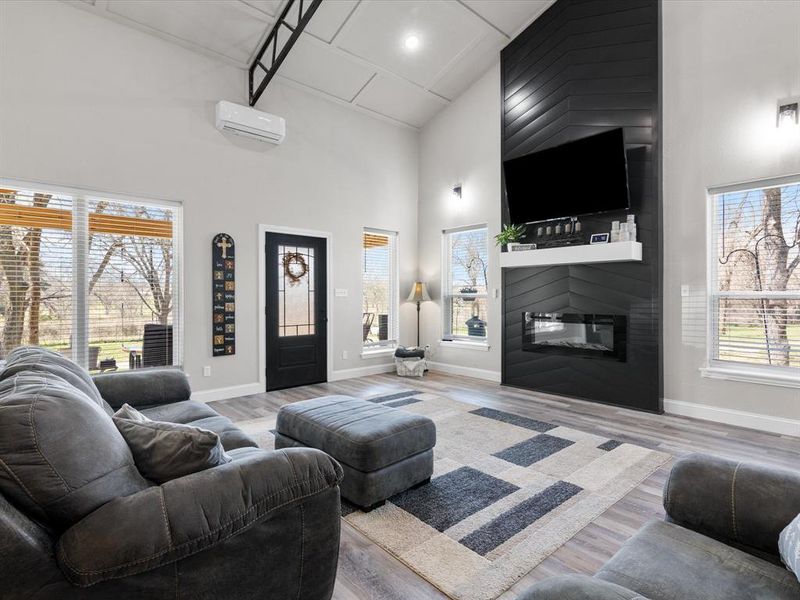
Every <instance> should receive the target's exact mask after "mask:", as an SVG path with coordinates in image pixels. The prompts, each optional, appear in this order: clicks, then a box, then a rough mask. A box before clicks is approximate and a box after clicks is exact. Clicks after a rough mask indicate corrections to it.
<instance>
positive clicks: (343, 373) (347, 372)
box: [330, 362, 395, 381]
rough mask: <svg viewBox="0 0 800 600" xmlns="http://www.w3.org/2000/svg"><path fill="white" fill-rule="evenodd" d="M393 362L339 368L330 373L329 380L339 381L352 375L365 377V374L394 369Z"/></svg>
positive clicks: (377, 373)
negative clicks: (353, 367)
mask: <svg viewBox="0 0 800 600" xmlns="http://www.w3.org/2000/svg"><path fill="white" fill-rule="evenodd" d="M394 369H395V366H394V363H393V362H391V363H381V364H379V365H370V366H368V367H357V368H355V369H339V370H335V371H333V373H331V378H330V381H340V380H342V379H353V377H366V376H367V375H380V374H381V373H390V372H392V371H394Z"/></svg>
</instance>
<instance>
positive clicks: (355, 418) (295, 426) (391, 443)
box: [275, 396, 436, 510]
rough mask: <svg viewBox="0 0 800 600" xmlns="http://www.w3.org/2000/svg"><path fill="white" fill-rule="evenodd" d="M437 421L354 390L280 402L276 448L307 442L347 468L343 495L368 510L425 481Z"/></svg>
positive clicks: (306, 443)
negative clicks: (363, 396) (359, 396)
mask: <svg viewBox="0 0 800 600" xmlns="http://www.w3.org/2000/svg"><path fill="white" fill-rule="evenodd" d="M435 445H436V425H434V423H433V421H431V420H430V419H429V418H428V417H425V416H422V415H415V414H413V413H410V412H406V411H403V410H400V409H397V408H390V407H388V406H381V405H380V404H376V403H374V402H368V401H366V400H358V399H356V398H351V397H350V396H325V397H323V398H315V399H314V400H305V401H303V402H295V403H293V404H287V405H284V406H282V407H281V409H280V411H278V423H277V426H276V434H275V447H276V448H289V447H293V446H308V447H311V448H317V449H319V450H322V451H323V452H326V453H328V454H329V455H331V456H332V457H333V458H335V459H336V460H338V461H339V462H340V463H341V465H342V468H343V469H344V480H343V481H342V483H341V484H340V486H339V487H340V489H341V493H342V496H343V497H344V498H346V499H347V500H349V501H350V502H352V503H354V504H357V505H359V506H361V507H363V508H365V509H366V510H372V509H373V508H376V507H378V506H380V505H382V504H383V503H384V502H385V501H386V499H387V498H389V497H390V496H393V495H395V494H397V493H399V492H402V491H404V490H407V489H409V488H411V487H414V486H416V485H419V484H422V483H426V482H428V481H429V480H430V478H431V474H432V473H433V447H434V446H435Z"/></svg>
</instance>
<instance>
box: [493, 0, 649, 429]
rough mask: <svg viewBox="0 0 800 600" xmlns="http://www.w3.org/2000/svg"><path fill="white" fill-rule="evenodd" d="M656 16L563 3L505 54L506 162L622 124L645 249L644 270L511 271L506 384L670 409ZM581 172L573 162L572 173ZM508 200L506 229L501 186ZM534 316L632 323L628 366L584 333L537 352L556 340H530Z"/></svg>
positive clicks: (605, 226)
mask: <svg viewBox="0 0 800 600" xmlns="http://www.w3.org/2000/svg"><path fill="white" fill-rule="evenodd" d="M659 12H660V3H659V2H658V1H657V0H556V2H555V3H553V4H552V5H551V6H550V7H549V8H548V9H547V10H546V11H545V12H544V13H543V14H542V15H541V16H540V17H539V18H537V19H536V20H535V21H534V22H533V23H531V25H530V26H529V27H528V28H527V29H526V30H525V31H523V32H522V33H521V34H519V35H518V36H517V37H516V38H515V39H514V40H512V41H511V42H510V43H509V44H508V45H507V46H506V47H505V48H504V49H503V50H502V52H501V90H500V91H499V92H500V94H501V98H502V107H503V114H502V123H501V126H502V129H501V136H502V137H501V144H502V151H501V159H502V160H504V161H505V160H509V159H513V158H517V157H520V156H523V155H525V154H528V153H530V152H535V151H537V150H544V149H546V148H550V147H553V146H557V145H560V144H564V143H566V142H570V141H573V140H577V139H580V138H583V137H587V136H590V135H593V134H595V133H602V132H604V131H608V130H609V129H612V128H617V127H622V128H623V134H624V139H625V152H626V155H627V160H628V187H629V190H630V212H631V213H633V214H635V215H636V223H637V229H638V238H639V239H638V241H640V242H641V243H642V260H641V261H626V262H618V263H589V264H568V265H542V266H532V267H518V268H504V269H503V282H502V303H503V335H502V343H503V351H502V382H503V383H504V384H505V385H508V386H513V387H520V388H524V389H528V390H535V391H540V392H544V393H547V394H556V395H561V396H567V397H572V398H582V399H586V400H590V401H593V402H602V403H606V404H613V405H616V406H622V407H627V408H634V409H638V410H644V411H648V412H654V413H661V412H663V368H662V347H661V346H662V337H663V336H662V325H661V320H662V289H661V279H662V241H661V238H662V221H661V213H662V210H661V149H660V137H661V110H660V94H661V92H660V87H661V74H660V61H659V32H660V24H659V20H660V15H659ZM581 175H582V172H581V169H580V165H576V166H575V175H574V176H575V177H581ZM501 177H502V170H501ZM568 183H569V182H565V193H567V192H568V191H569V185H568ZM531 186H532V190H534V189H535V177H534V176H533V175H532V179H531ZM500 193H501V198H503V201H502V203H501V211H502V219H503V223H508V222H509V218H508V208H507V206H506V203H505V189H504V187H502V186H501V190H500ZM531 201H535V200H534V199H533V198H532V200H531ZM539 201H557V199H544V200H539ZM565 216H568V215H565ZM625 218H626V213H625V212H615V213H608V214H600V215H592V216H584V217H581V218H580V221H581V223H582V224H583V233H584V235H586V236H588V234H589V233H594V232H602V231H609V230H610V228H611V221H615V220H616V221H624V220H625ZM532 312H540V313H548V314H553V313H560V314H571V315H575V314H583V315H595V316H597V315H607V316H624V317H625V330H626V333H625V340H624V342H625V343H624V353H625V354H624V357H625V358H624V359H623V360H620V358H619V357H614V356H609V355H607V354H604V352H606V351H607V350H605V349H603V348H598V347H597V346H592V345H591V344H595V343H601V344H605V345H607V343H608V341H609V338H608V337H606V338H605V341H602V338H601V342H597V341H596V340H595V339H590V336H588V335H586V336H582V335H580V333H579V334H578V335H571V336H570V335H565V336H564V337H565V338H566V339H561V340H560V342H561V343H556V342H558V341H559V340H558V338H555V339H551V340H549V341H550V342H551V343H550V344H538V345H537V344H535V342H536V341H537V338H538V341H539V342H541V341H543V340H544V341H547V338H546V337H545V335H544V331H543V330H541V331H540V332H538V334H537V332H536V331H535V330H534V331H533V334H534V335H533V336H532V337H533V339H531V335H530V333H531V332H530V331H527V328H526V325H525V314H526V313H532ZM570 318H572V317H570ZM565 325H567V326H569V325H574V324H571V323H566V324H565ZM550 327H551V328H553V329H554V328H555V326H553V325H551V326H550ZM565 329H566V330H567V331H563V332H562V333H570V332H569V330H570V329H572V328H571V327H566V328H565ZM598 329H602V327H600V326H598ZM551 333H555V332H554V331H551ZM584 333H585V332H584ZM584 338H585V339H584ZM610 339H611V341H614V339H613V338H610ZM570 345H572V346H573V347H569V346H570ZM548 346H550V347H548ZM575 346H577V347H575ZM581 346H583V347H581ZM614 351H620V352H621V349H620V346H619V344H616V343H615V344H614Z"/></svg>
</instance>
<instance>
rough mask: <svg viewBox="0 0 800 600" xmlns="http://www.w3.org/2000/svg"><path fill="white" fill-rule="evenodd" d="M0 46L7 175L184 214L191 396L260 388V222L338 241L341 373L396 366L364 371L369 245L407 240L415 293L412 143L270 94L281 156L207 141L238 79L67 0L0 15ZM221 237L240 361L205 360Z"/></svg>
mask: <svg viewBox="0 0 800 600" xmlns="http://www.w3.org/2000/svg"><path fill="white" fill-rule="evenodd" d="M0 44H1V46H0V177H7V178H16V179H22V180H29V181H34V182H42V183H55V184H62V185H69V186H75V187H81V188H88V189H92V190H105V191H113V192H118V193H125V194H131V195H137V194H139V195H142V196H145V197H153V198H165V199H171V200H180V201H182V202H183V203H184V209H185V210H184V218H185V229H184V236H185V246H184V251H185V322H186V325H187V326H186V334H185V356H186V359H185V367H186V370H187V371H188V372H189V373H190V375H191V378H192V386H193V388H194V389H195V390H207V389H215V388H227V387H231V386H241V385H246V384H254V383H255V382H257V381H258V378H259V367H258V352H259V348H258V342H257V340H258V331H257V329H258V327H257V323H258V314H259V309H258V305H257V303H258V301H257V287H258V275H259V274H258V269H257V259H258V253H259V252H262V251H263V241H261V240H258V239H257V226H258V224H259V223H267V224H277V225H283V226H293V227H301V228H306V229H316V230H323V231H329V232H332V234H333V273H332V281H333V285H335V286H336V287H337V288H347V289H348V290H349V296H348V297H347V298H334V299H333V315H330V318H331V320H332V322H333V343H334V357H335V359H334V368H335V369H336V370H337V371H339V372H340V373H339V374H340V375H341V374H342V373H341V372H342V371H344V370H349V369H354V368H360V367H365V366H369V365H374V364H376V363H381V362H383V363H386V362H388V360H389V359H388V358H386V357H383V358H378V359H369V360H362V359H361V358H360V349H361V335H360V331H361V306H360V264H361V246H360V243H361V238H360V234H361V230H362V228H363V227H364V226H369V227H378V228H383V229H391V230H395V231H399V253H400V260H399V265H400V287H401V291H403V290H407V289H409V288H410V286H411V282H412V281H413V280H414V278H415V277H416V261H417V258H416V257H417V230H416V227H417V214H416V212H417V211H416V207H417V191H418V182H417V164H418V156H417V152H418V146H417V134H416V133H415V132H413V131H410V130H406V129H401V128H398V127H395V126H393V125H390V124H387V123H384V122H382V121H379V120H376V119H372V118H370V117H368V116H365V115H362V114H359V113H357V112H355V111H351V110H348V109H346V108H343V107H340V106H338V105H336V104H334V103H331V102H328V101H326V100H324V99H321V98H319V97H316V96H312V95H308V94H306V93H304V92H301V91H298V90H295V89H292V88H289V87H285V86H281V85H280V84H278V83H273V84H271V85H270V89H269V90H268V92H267V93H266V94H265V96H264V98H263V99H262V100H261V102H260V103H259V106H258V108H260V109H262V110H266V111H269V112H273V113H276V114H279V115H281V116H283V117H285V118H286V119H287V123H288V135H287V139H286V141H285V143H284V144H283V145H282V146H277V147H276V146H271V145H265V144H260V143H258V142H251V141H247V140H243V139H242V138H231V137H229V136H227V135H225V134H222V133H220V132H218V131H217V130H216V129H215V128H214V125H213V110H214V105H215V103H216V102H217V101H218V100H220V99H226V100H231V101H234V102H239V103H243V104H244V103H246V101H245V89H246V75H245V73H244V72H242V71H239V70H237V69H234V68H232V67H229V66H226V65H223V64H221V63H219V62H216V61H214V60H212V59H208V58H205V57H203V56H200V55H198V54H195V53H193V52H190V51H188V50H185V49H183V48H180V47H178V46H175V45H173V44H169V43H167V42H163V41H161V40H158V39H156V38H154V37H152V36H149V35H147V34H144V33H141V32H139V31H136V30H133V29H130V28H127V27H124V26H122V25H118V24H116V23H113V22H111V21H109V20H105V19H102V18H100V17H96V16H94V15H91V14H89V13H86V12H84V11H81V10H76V9H75V8H73V7H71V6H68V5H67V4H63V3H60V2H0ZM220 231H224V232H226V233H229V234H231V235H233V237H234V238H235V241H236V251H237V262H238V264H237V286H238V289H237V325H238V328H237V329H238V332H237V354H236V356H233V357H218V358H211V344H210V338H211V324H210V315H211V301H210V297H209V296H210V292H209V290H210V280H209V277H210V275H209V272H210V264H209V263H210V245H211V238H212V237H213V235H214V234H216V233H218V232H220ZM415 317H416V316H415V314H414V310H413V307H412V306H411V305H408V304H401V318H400V324H401V332H403V333H402V334H401V341H405V342H411V341H412V339H411V337H410V336H411V335H415V329H414V328H415V322H414V319H415ZM342 350H347V351H348V353H349V359H348V360H343V359H342V358H341V353H342ZM203 365H211V367H212V376H211V377H210V378H203V377H202V376H201V375H202V366H203ZM249 387H250V388H252V387H253V386H249ZM242 391H244V389H243V390H242Z"/></svg>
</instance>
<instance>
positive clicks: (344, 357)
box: [342, 350, 347, 360]
mask: <svg viewBox="0 0 800 600" xmlns="http://www.w3.org/2000/svg"><path fill="white" fill-rule="evenodd" d="M342 360H347V350H342Z"/></svg>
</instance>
